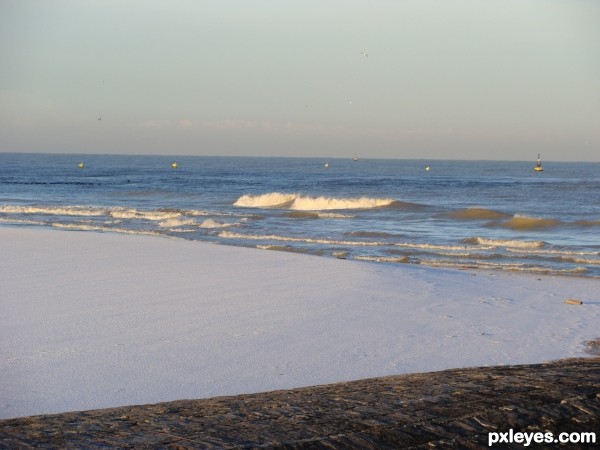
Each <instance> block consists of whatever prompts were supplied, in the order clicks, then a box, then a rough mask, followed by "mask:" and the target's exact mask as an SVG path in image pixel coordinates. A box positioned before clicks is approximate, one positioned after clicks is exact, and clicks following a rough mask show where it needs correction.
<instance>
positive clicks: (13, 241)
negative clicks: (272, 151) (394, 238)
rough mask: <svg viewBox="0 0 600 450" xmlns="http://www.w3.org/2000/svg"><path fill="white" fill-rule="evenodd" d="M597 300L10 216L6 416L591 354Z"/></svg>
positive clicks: (513, 281)
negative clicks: (15, 222)
mask: <svg viewBox="0 0 600 450" xmlns="http://www.w3.org/2000/svg"><path fill="white" fill-rule="evenodd" d="M599 297H600V281H599V280H593V279H583V278H570V277H551V276H535V275H517V274H509V273H494V272H484V271H479V272H468V271H455V270H443V269H432V268H425V267H418V266H410V265H404V264H381V263H379V264H378V263H369V262H359V261H351V260H338V259H334V258H323V257H315V256H308V255H299V254H294V253H285V252H275V251H267V250H257V249H248V248H238V247H228V246H223V245H216V244H208V243H200V242H193V241H184V240H177V239H169V238H160V237H152V236H124V235H117V234H101V233H91V232H74V231H59V230H45V229H33V228H32V229H27V228H0V380H1V382H0V418H11V417H19V416H27V415H34V414H42V413H56V412H63V411H72V410H84V409H94V408H103V407H113V406H121V405H129V404H144V403H154V402H161V401H169V400H177V399H187V398H204V397H212V396H220V395H232V394H240V393H252V392H260V391H268V390H274V389H284V388H292V387H300V386H309V385H316V384H324V383H332V382H337V381H345V380H354V379H360V378H366V377H375V376H382V375H393V374H402V373H411V372H424V371H434V370H441V369H447V368H455V367H468V366H481V365H497V364H518V363H536V362H543V361H548V360H552V359H557V358H564V357H572V356H585V353H584V349H585V345H584V342H585V341H586V340H589V339H595V338H598V337H600V327H599V324H600V320H599V319H600V298H599ZM567 298H578V299H581V300H583V302H584V304H583V305H567V304H565V303H564V300H565V299H567Z"/></svg>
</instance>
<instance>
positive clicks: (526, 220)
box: [499, 215, 560, 230]
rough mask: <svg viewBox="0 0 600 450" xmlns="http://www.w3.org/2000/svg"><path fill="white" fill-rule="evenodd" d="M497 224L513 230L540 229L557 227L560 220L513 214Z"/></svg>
mask: <svg viewBox="0 0 600 450" xmlns="http://www.w3.org/2000/svg"><path fill="white" fill-rule="evenodd" d="M499 225H500V226H502V227H505V228H512V229H513V230H542V229H545V228H553V227H557V226H559V225H560V221H558V220H556V219H543V218H539V217H527V216H520V215H515V216H513V217H512V218H511V219H509V220H506V221H504V222H500V223H499Z"/></svg>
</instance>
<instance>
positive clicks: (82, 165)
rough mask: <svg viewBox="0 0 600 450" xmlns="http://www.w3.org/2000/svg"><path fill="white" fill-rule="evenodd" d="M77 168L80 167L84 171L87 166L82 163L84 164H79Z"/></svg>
mask: <svg viewBox="0 0 600 450" xmlns="http://www.w3.org/2000/svg"><path fill="white" fill-rule="evenodd" d="M77 166H78V167H79V168H80V169H83V168H84V167H85V164H84V163H82V162H80V163H79V164H77Z"/></svg>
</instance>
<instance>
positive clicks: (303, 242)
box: [0, 154, 600, 277]
mask: <svg viewBox="0 0 600 450" xmlns="http://www.w3.org/2000/svg"><path fill="white" fill-rule="evenodd" d="M79 162H84V163H85V167H84V168H79V167H78V163H79ZM172 162H173V159H171V158H167V157H161V156H116V155H50V154H0V225H2V226H42V227H55V228H62V229H73V230H90V231H100V232H104V231H111V232H119V233H147V234H160V235H170V236H177V237H181V238H184V239H192V240H202V241H211V242H218V243H222V244H229V245H241V246H250V247H258V248H263V249H274V250H286V251H297V252H305V253H312V254H319V255H324V256H337V257H343V258H348V259H362V260H372V261H379V262H388V263H409V264H425V265H429V266H441V267H458V268H464V267H476V268H484V269H488V268H489V269H500V270H511V271H526V272H536V273H550V274H565V275H574V276H586V277H600V163H558V162H545V163H544V169H545V170H544V172H534V171H533V170H532V169H533V166H534V164H535V163H534V162H531V163H529V162H503V161H418V160H371V159H359V160H358V161H353V160H352V159H350V158H348V159H329V160H322V159H314V158H313V159H306V158H221V157H178V158H177V163H178V167H177V168H176V169H175V168H173V167H172V166H171V163H172ZM326 162H327V163H328V164H329V167H325V165H324V164H325V163H326ZM428 165H429V166H430V170H429V171H427V170H425V168H426V166H428Z"/></svg>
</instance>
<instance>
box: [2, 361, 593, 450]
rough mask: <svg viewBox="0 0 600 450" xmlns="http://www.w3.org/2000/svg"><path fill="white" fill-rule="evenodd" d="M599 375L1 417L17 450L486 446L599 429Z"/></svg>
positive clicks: (426, 377)
mask: <svg viewBox="0 0 600 450" xmlns="http://www.w3.org/2000/svg"><path fill="white" fill-rule="evenodd" d="M599 380H600V358H597V357H596V358H588V359H569V360H561V361H553V362H550V363H546V364H536V365H522V366H496V367H480V368H471V369H452V370H445V371H441V372H434V373H419V374H408V375H399V376H390V377H385V378H373V379H365V380H358V381H352V382H346V383H337V384H333V385H326V386H311V387H305V388H299V389H293V390H284V391H273V392H264V393H260V394H250V395H240V396H234V397H218V398H211V399H202V400H178V401H172V402H166V403H159V404H152V405H137V406H126V407H121V408H110V409H103V410H93V411H80V412H69V413H63V414H57V415H43V416H35V417H25V418H19V419H10V420H1V421H0V441H1V442H2V443H3V445H6V446H7V447H8V446H10V447H13V448H21V447H28V446H30V445H34V444H35V446H36V447H37V448H81V447H85V448H106V447H119V448H123V447H130V446H136V447H140V446H143V447H144V448H165V447H167V446H177V448H230V449H232V448H250V447H252V448H255V447H260V448H272V449H274V448H316V447H328V448H356V449H359V448H360V449H363V448H372V449H381V448H415V449H422V448H431V447H438V446H441V447H443V448H480V447H487V446H488V439H489V435H488V433H506V432H508V431H509V430H511V429H514V431H515V432H527V433H536V432H539V433H549V432H550V433H553V435H554V437H557V436H559V434H560V433H565V432H567V433H588V432H594V430H598V429H599V427H600V382H599ZM596 439H598V437H597V436H596ZM554 445H556V444H554ZM521 447H522V444H521V446H515V448H521ZM503 448H504V447H503ZM511 448H512V447H511ZM569 448H589V444H587V445H586V444H581V446H578V445H576V444H570V446H569Z"/></svg>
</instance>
